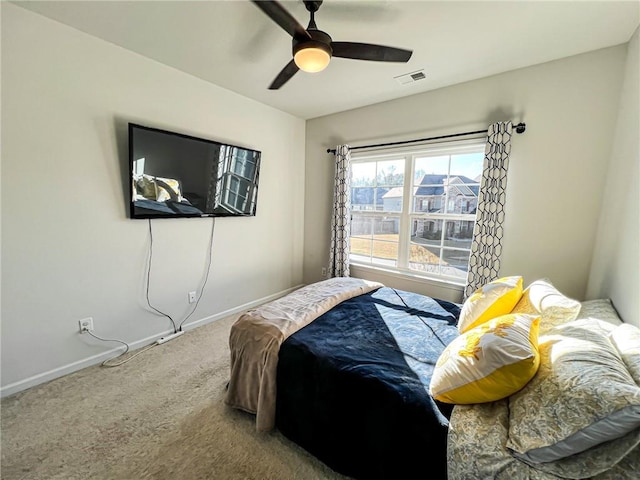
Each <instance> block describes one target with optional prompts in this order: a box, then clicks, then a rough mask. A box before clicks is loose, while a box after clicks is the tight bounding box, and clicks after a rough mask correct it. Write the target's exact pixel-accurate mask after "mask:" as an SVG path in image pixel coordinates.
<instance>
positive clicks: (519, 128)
mask: <svg viewBox="0 0 640 480" xmlns="http://www.w3.org/2000/svg"><path fill="white" fill-rule="evenodd" d="M513 128H515V130H516V133H524V131H525V130H526V129H527V124H526V123H523V122H520V123H519V124H517V125H514V126H513Z"/></svg>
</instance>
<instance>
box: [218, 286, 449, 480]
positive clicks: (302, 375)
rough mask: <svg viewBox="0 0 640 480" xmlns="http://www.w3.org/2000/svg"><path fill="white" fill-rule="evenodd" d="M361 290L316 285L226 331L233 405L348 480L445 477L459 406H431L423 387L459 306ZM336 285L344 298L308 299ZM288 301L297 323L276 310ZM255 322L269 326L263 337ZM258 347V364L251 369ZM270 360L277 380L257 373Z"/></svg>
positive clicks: (386, 290) (267, 371)
mask: <svg viewBox="0 0 640 480" xmlns="http://www.w3.org/2000/svg"><path fill="white" fill-rule="evenodd" d="M363 282H364V281H362V280H358V279H330V280H326V281H324V282H319V283H318V284H314V285H310V286H307V287H304V288H303V289H301V292H300V291H298V292H293V295H292V294H290V295H288V296H287V297H285V299H283V300H282V301H281V303H280V304H279V305H269V308H271V307H273V310H269V311H267V312H265V311H264V309H263V310H258V311H253V312H249V313H248V314H247V316H243V317H241V318H240V319H239V320H238V321H237V322H236V324H234V327H233V328H232V332H231V335H230V346H231V357H232V361H231V363H232V368H231V380H230V383H229V388H228V392H227V398H226V403H227V404H229V405H231V406H233V407H235V408H240V409H243V410H246V411H249V412H251V413H255V414H256V418H257V429H258V430H259V431H269V430H270V429H271V428H274V427H276V428H278V429H279V430H280V431H281V432H282V433H283V434H284V435H285V436H286V437H288V438H290V439H291V440H293V441H294V442H296V443H297V444H299V445H300V446H302V447H303V448H305V449H306V450H307V451H309V452H310V453H312V454H313V455H315V456H316V457H317V458H319V459H320V460H322V461H323V462H324V463H326V464H327V465H328V466H330V467H331V468H333V469H334V470H335V471H337V472H340V473H343V474H345V475H349V476H351V477H354V478H359V479H368V478H372V479H373V478H409V477H410V476H413V475H415V473H416V472H423V473H424V474H425V475H427V474H428V475H429V478H434V479H446V478H447V467H446V445H447V430H448V417H449V415H450V414H451V409H452V406H451V405H447V404H442V403H439V402H436V401H435V400H433V398H432V397H431V396H430V395H429V393H428V388H429V382H430V379H431V374H432V371H433V367H434V365H435V362H436V360H437V359H438V357H439V356H440V354H441V353H442V351H443V350H444V348H445V347H446V345H447V344H448V343H449V342H451V340H452V339H453V338H455V337H456V336H457V335H458V331H457V329H456V327H455V325H456V322H457V318H458V315H459V311H460V306H459V305H457V304H454V303H450V302H446V301H442V300H436V299H433V298H430V297H426V296H423V295H418V294H415V293H410V292H406V291H401V290H397V289H393V288H389V287H385V286H383V285H381V284H376V283H372V282H364V283H363ZM354 286H355V290H354ZM334 288H335V289H336V290H337V291H340V292H342V293H340V294H339V296H340V299H339V300H337V299H336V298H334V295H333V294H332V293H327V292H324V293H321V294H319V298H316V300H315V301H314V302H310V301H309V296H310V295H315V293H313V292H314V290H317V289H320V290H321V291H322V290H323V289H324V290H327V291H328V292H333V290H334ZM296 295H297V296H298V297H299V298H298V300H296V298H295V297H296ZM292 297H293V298H292ZM322 299H324V300H322ZM327 299H329V300H327ZM323 301H324V303H326V304H327V305H325V306H324V307H323V308H317V305H318V304H321V303H323ZM276 302H277V301H276ZM283 302H284V303H285V304H287V305H284V307H285V310H286V309H289V310H290V311H293V312H295V313H296V315H293V314H282V313H277V312H278V311H280V312H281V310H280V309H281V308H282V307H283V305H282V303H283ZM291 303H293V304H294V306H293V307H292V306H291ZM311 305H313V307H311ZM326 307H328V308H326ZM308 309H311V310H313V311H312V312H311V313H309V312H307V311H306V310H308ZM301 310H302V312H301ZM265 317H267V318H265ZM278 317H280V318H278ZM283 319H284V320H283ZM300 319H302V320H300ZM283 322H284V325H285V326H283ZM274 323H275V324H277V325H278V327H277V328H274V327H273V325H274ZM256 324H258V325H262V327H264V326H265V324H268V325H269V326H268V327H266V328H264V329H263V330H264V331H263V332H262V334H256V330H255V325H256ZM249 325H251V327H249ZM262 327H258V328H259V329H260V328H262ZM248 332H251V334H249V333H248ZM256 343H257V344H259V346H256ZM274 343H275V344H276V345H277V352H276V353H277V355H276V358H277V359H276V361H275V362H271V361H270V358H269V357H270V353H271V352H270V350H273V349H275V348H274V346H273V344H274ZM256 351H261V352H263V353H262V354H261V355H259V356H260V357H261V358H260V360H259V361H257V362H252V361H248V360H247V358H248V357H252V356H255V355H253V354H254V353H255V352H256ZM264 352H268V354H267V357H264ZM271 363H275V371H276V373H275V375H273V373H272V370H270V368H262V367H265V366H266V365H270V367H273V365H271ZM273 381H274V383H275V384H274V385H272V382H273ZM255 385H260V387H259V388H258V389H257V390H256V389H255V388H252V387H251V386H253V387H255ZM271 388H273V392H271V393H273V396H275V401H274V402H273V405H272V402H271V399H270V397H271V395H270V394H269V392H270V389H271ZM265 392H266V393H265ZM271 414H273V417H271Z"/></svg>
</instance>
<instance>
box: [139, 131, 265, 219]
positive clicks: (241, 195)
mask: <svg viewBox="0 0 640 480" xmlns="http://www.w3.org/2000/svg"><path fill="white" fill-rule="evenodd" d="M259 170H260V152H259V151H256V150H251V149H248V148H242V147H237V146H235V145H229V144H226V143H220V142H216V141H213V140H207V139H204V138H197V137H192V136H189V135H183V134H180V133H175V132H169V131H166V130H160V129H157V128H150V127H143V126H142V125H136V124H133V123H129V173H130V176H129V178H130V183H131V188H130V202H131V218H178V217H234V216H254V215H255V214H256V201H257V199H258V173H259Z"/></svg>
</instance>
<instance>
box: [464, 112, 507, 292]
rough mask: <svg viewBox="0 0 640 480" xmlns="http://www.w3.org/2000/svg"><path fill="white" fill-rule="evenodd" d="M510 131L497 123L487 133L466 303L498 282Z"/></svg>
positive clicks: (500, 123) (503, 123)
mask: <svg viewBox="0 0 640 480" xmlns="http://www.w3.org/2000/svg"><path fill="white" fill-rule="evenodd" d="M511 131H512V125H511V122H498V123H494V124H493V125H490V126H489V130H488V133H487V146H486V148H485V153H484V167H483V172H482V181H481V183H480V192H479V193H478V210H477V214H476V225H475V227H474V229H473V240H472V242H471V256H470V257H469V274H468V276H467V287H466V288H465V292H464V298H465V299H466V298H468V297H469V296H470V295H471V294H472V293H473V292H474V291H475V290H476V289H477V288H479V287H481V286H482V285H484V284H486V283H488V282H491V281H492V280H495V279H496V278H498V273H499V271H500V255H501V254H502V234H503V227H502V225H503V223H504V209H505V200H506V190H507V169H508V168H509V153H510V152H511Z"/></svg>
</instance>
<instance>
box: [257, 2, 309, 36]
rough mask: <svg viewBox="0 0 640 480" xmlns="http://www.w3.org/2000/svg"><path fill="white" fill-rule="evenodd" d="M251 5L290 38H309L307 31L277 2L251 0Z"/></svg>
mask: <svg viewBox="0 0 640 480" xmlns="http://www.w3.org/2000/svg"><path fill="white" fill-rule="evenodd" d="M253 3H254V4H255V5H256V7H258V8H259V9H260V10H262V11H263V12H264V13H266V14H267V16H268V17H269V18H270V19H271V20H273V21H274V22H276V23H277V24H278V25H280V26H281V27H282V28H283V29H284V31H285V32H287V33H288V34H289V35H291V36H292V37H295V38H299V37H303V38H304V37H306V38H311V35H309V33H308V32H307V30H306V29H305V28H304V27H303V26H302V25H300V23H299V22H298V21H297V20H296V19H295V18H294V17H293V16H292V15H291V14H290V13H289V12H288V11H287V10H286V9H285V8H284V7H283V6H282V5H281V4H280V3H279V2H275V1H259V0H253Z"/></svg>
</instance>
